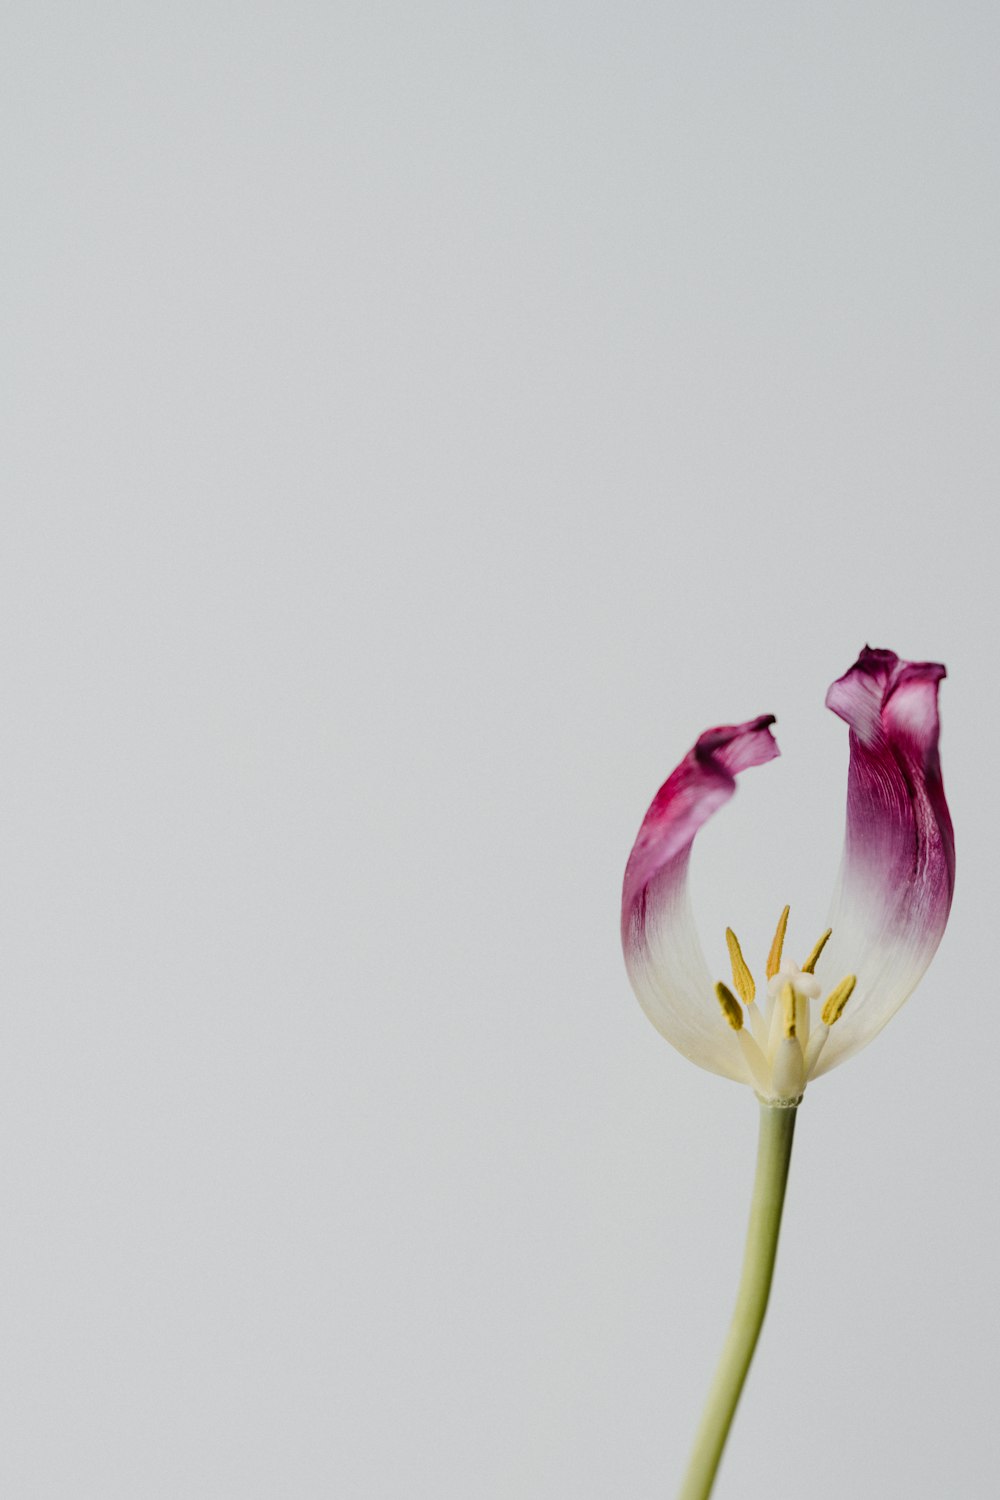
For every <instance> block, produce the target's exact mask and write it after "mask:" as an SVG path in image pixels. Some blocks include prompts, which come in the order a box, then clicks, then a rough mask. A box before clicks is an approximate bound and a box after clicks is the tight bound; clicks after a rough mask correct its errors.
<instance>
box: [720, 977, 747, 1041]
mask: <svg viewBox="0 0 1000 1500" xmlns="http://www.w3.org/2000/svg"><path fill="white" fill-rule="evenodd" d="M715 993H716V996H717V997H718V1001H719V1004H720V1005H721V1006H722V1014H723V1015H724V1016H725V1018H726V1020H727V1021H728V1022H729V1024H730V1026H731V1027H732V1028H733V1030H734V1031H742V1030H743V1011H742V1010H741V1009H740V1002H739V1001H738V1000H737V998H736V996H735V995H734V994H733V992H732V990H731V989H730V988H729V986H728V984H723V983H722V980H721V979H720V980H719V983H718V984H717V985H716V986H715Z"/></svg>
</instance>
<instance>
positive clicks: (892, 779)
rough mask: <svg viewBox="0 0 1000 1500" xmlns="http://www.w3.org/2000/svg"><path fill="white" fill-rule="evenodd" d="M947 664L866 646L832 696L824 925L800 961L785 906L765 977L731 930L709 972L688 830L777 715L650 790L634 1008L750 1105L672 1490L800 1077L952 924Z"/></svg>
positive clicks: (707, 1454) (722, 741)
mask: <svg viewBox="0 0 1000 1500" xmlns="http://www.w3.org/2000/svg"><path fill="white" fill-rule="evenodd" d="M944 675H945V669H944V667H942V666H939V665H937V664H936V663H933V662H907V661H902V660H900V658H899V657H897V656H896V655H895V654H894V653H893V652H892V651H876V650H871V649H870V648H869V647H867V646H866V647H865V649H864V650H863V651H862V653H861V655H860V656H859V658H858V660H857V661H856V662H855V664H854V665H853V666H852V667H851V668H850V670H849V671H848V672H846V673H845V674H844V676H843V677H840V678H838V680H837V681H836V682H835V683H834V684H833V686H832V687H831V688H830V690H829V692H828V693H827V696H826V703H827V707H829V708H831V709H832V710H833V712H834V713H835V714H837V715H839V717H840V718H841V719H843V720H845V722H846V723H847V725H848V728H849V731H850V734H849V739H850V764H849V768H848V776H847V829H846V839H845V846H844V854H843V859H842V863H841V869H840V875H839V877H838V881H837V887H836V890H835V892H834V897H833V904H832V909H831V913H830V918H829V926H828V927H827V929H826V930H825V931H824V932H823V933H822V934H821V935H820V937H819V938H818V940H817V941H816V942H815V944H814V945H813V947H812V948H811V950H810V951H809V952H808V954H807V955H806V956H805V957H804V958H803V961H802V963H801V964H798V963H795V962H794V961H792V960H790V959H789V958H788V957H787V956H786V953H785V944H786V936H787V924H788V912H789V909H788V907H787V906H786V907H785V909H784V910H783V912H782V914H781V917H780V919H779V921H778V926H777V931H776V932H775V937H774V941H773V943H772V945H771V949H770V952H769V954H768V956H767V960H766V963H765V965H764V974H763V981H762V984H761V986H760V988H758V984H757V981H756V979H755V976H754V973H753V970H752V968H751V966H750V965H749V964H748V963H747V961H746V958H745V956H744V953H743V950H742V948H741V946H740V943H739V940H738V939H737V937H736V935H735V933H734V932H733V931H732V929H728V930H727V932H726V946H727V949H728V959H729V968H730V970H731V983H729V982H728V981H727V980H724V979H721V978H718V977H713V975H712V973H711V971H710V970H709V968H708V965H707V964H706V961H705V958H704V955H703V953H702V949H701V945H700V942H699V939H698V934H697V931H696V929H695V925H694V919H693V916H692V912H691V906H690V901H689V897H688V887H687V874H688V863H689V859H690V854H691V847H692V845H693V843H694V838H695V835H696V834H697V832H698V830H699V828H701V827H702V825H703V824H704V823H706V822H707V821H708V819H709V818H710V817H711V816H712V814H713V813H714V812H716V811H717V810H718V809H719V808H720V807H722V805H723V804H724V803H726V802H728V801H729V799H730V797H731V796H732V795H733V793H734V791H735V790H736V777H737V775H738V774H739V773H740V772H741V771H745V770H748V769H749V768H750V767H752V766H759V765H762V764H764V763H765V762H766V761H769V760H773V759H774V758H775V756H777V755H778V753H779V752H778V747H777V745H776V743H775V741H774V737H773V735H772V733H771V725H772V724H773V723H774V718H773V716H772V715H770V714H765V715H762V716H761V717H759V718H756V719H751V720H749V721H748V722H746V723H744V724H734V725H726V726H723V727H721V728H717V729H709V730H706V732H705V733H704V734H703V735H701V737H700V738H699V739H698V740H697V742H696V743H695V745H694V746H693V748H692V749H691V750H690V751H689V752H688V754H687V755H686V756H685V757H684V759H683V760H682V761H681V763H680V765H679V766H677V768H676V770H674V771H673V772H672V773H671V775H670V776H669V777H668V778H667V780H666V781H665V782H664V784H663V786H662V787H661V788H660V790H659V791H658V792H657V794H656V796H655V798H654V799H653V802H652V804H651V806H650V808H649V811H648V812H647V814H646V817H645V819H644V820H643V823H642V826H641V828H640V829H639V833H638V836H637V838H636V841H635V845H634V847H633V849H632V853H631V855H630V856H629V860H628V864H627V866H626V870H625V881H624V888H623V892H622V946H623V950H624V954H625V964H626V967H627V970H628V975H629V979H630V980H631V983H632V988H633V989H634V990H635V993H636V996H637V997H638V1000H639V1003H640V1004H641V1005H642V1007H643V1009H644V1011H645V1012H646V1014H647V1016H648V1017H649V1019H650V1020H651V1021H652V1022H653V1025H654V1026H655V1027H656V1028H657V1030H658V1031H660V1032H661V1033H662V1034H663V1035H664V1036H665V1037H666V1039H667V1040H668V1041H669V1042H670V1043H671V1044H672V1045H673V1046H674V1047H676V1048H677V1050H678V1051H679V1052H682V1053H683V1054H684V1056H685V1057H688V1058H690V1059H691V1061H692V1062H696V1063H698V1064H699V1065H700V1066H701V1067H703V1068H707V1069H708V1070H709V1071H710V1072H713V1073H718V1074H721V1075H722V1076H724V1077H726V1078H731V1079H734V1080H736V1081H737V1082H739V1083H745V1084H749V1085H750V1087H751V1088H753V1089H754V1091H755V1092H756V1094H757V1096H758V1098H759V1100H760V1102H761V1136H760V1147H759V1151H758V1162H757V1179H756V1185H755V1190H754V1200H753V1206H752V1209H751V1219H750V1231H749V1235H748V1241H747V1251H746V1258H745V1261H744V1272H743V1280H742V1282H741V1286H740V1292H739V1294H738V1299H737V1309H736V1315H735V1316H734V1322H733V1328H732V1331H731V1333H730V1336H729V1341H728V1343H727V1346H726V1351H725V1352H724V1354H723V1360H722V1364H721V1365H720V1368H719V1373H718V1376H717V1378H716V1384H715V1386H714V1387H713V1391H712V1394H711V1396H710V1398H709V1404H708V1410H707V1411H706V1416H705V1421H704V1423H703V1426H702V1430H701V1432H700V1433H699V1437H698V1441H697V1442H696V1446H695V1455H694V1458H693V1459H692V1464H691V1468H690V1470H689V1473H688V1477H687V1480H686V1482H685V1487H684V1489H683V1490H682V1500H701V1497H704V1496H707V1495H708V1494H709V1493H710V1491H711V1487H712V1483H713V1481H714V1477H715V1472H716V1469H717V1467H718V1463H719V1459H720V1458H721V1454H722V1448H723V1446H724V1443H725V1439H726V1436H727V1434H728V1430H729V1424H730V1423H731V1421H732V1416H733V1413H734V1411H735V1408H736V1403H737V1401H738V1399H739V1394H740V1391H741V1389H742V1385H743V1380H744V1378H745V1376H746V1371H747V1369H748V1368H749V1364H750V1360H751V1358H752V1356H753V1351H754V1347H755V1345H756V1340H757V1335H758V1333H759V1331H760V1326H761V1323H762V1322H763V1317H764V1311H765V1309H766V1306H767V1298H768V1294H769V1290H770V1280H771V1273H772V1270H773V1265H774V1257H775V1253H776V1250H777V1237H778V1229H779V1226H780V1220H781V1209H782V1204H783V1199H784V1190H785V1182H786V1179H787V1174H788V1164H789V1161H790V1157H791V1144H792V1134H793V1131H794V1124H795V1117H796V1108H797V1106H798V1104H799V1103H800V1101H801V1099H802V1096H803V1094H804V1092H805V1089H806V1086H807V1084H809V1083H810V1082H811V1081H812V1080H813V1079H815V1078H817V1077H819V1076H820V1075H821V1074H823V1073H827V1072H829V1071H830V1069H831V1068H834V1067H836V1066H837V1065H838V1064H839V1063H841V1062H844V1061H845V1060H846V1059H847V1058H849V1057H851V1056H853V1054H854V1053H855V1052H857V1051H859V1050H860V1049H861V1048H862V1047H864V1046H867V1044H868V1043H869V1042H870V1041H871V1040H872V1039H873V1037H875V1036H876V1035H877V1034H878V1032H879V1031H881V1029H882V1027H883V1026H884V1025H885V1024H886V1022H887V1021H889V1020H890V1019H891V1018H892V1016H893V1015H894V1014H895V1012H896V1011H897V1010H898V1009H899V1007H900V1006H901V1005H902V1004H903V1002H904V1001H905V1000H906V999H907V998H908V997H909V995H910V994H912V992H913V990H914V989H915V988H916V986H917V984H918V983H919V981H920V978H921V976H922V975H923V973H924V970H925V969H926V968H927V966H928V964H929V963H930V961H931V959H932V958H933V956H934V953H935V950H936V949H937V946H938V944H939V942H940V940H941V936H942V934H943V932H944V929H945V924H946V922H947V920H948V912H949V908H950V906H951V897H952V891H953V888H954V880H955V842H954V835H953V832H952V826H951V818H950V816H949V813H948V806H947V803H946V801H945V795H944V788H943V785H942V781H941V767H940V761H939V757H938V734H939V722H938V684H939V682H940V681H941V679H942V678H943V677H944Z"/></svg>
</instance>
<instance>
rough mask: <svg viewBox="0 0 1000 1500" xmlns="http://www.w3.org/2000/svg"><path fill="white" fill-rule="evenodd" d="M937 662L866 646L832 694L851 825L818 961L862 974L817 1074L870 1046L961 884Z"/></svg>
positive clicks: (908, 988)
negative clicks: (845, 750)
mask: <svg viewBox="0 0 1000 1500" xmlns="http://www.w3.org/2000/svg"><path fill="white" fill-rule="evenodd" d="M944 676H945V669H944V667H942V666H940V665H938V663H936V662H909V661H901V660H900V659H899V657H898V656H896V655H895V653H894V652H892V651H873V650H871V649H870V648H869V647H867V646H866V647H865V649H864V650H863V651H862V653H861V655H860V656H859V658H858V660H857V661H856V662H855V664H854V666H853V667H851V669H850V671H849V672H847V673H845V675H844V676H843V677H841V678H839V679H838V681H836V682H835V683H834V684H833V686H832V687H831V688H830V691H829V692H828V694H827V697H826V702H827V707H828V708H831V709H832V710H833V712H834V713H835V714H839V716H840V717H841V718H842V719H844V720H845V721H846V722H847V724H848V725H849V727H850V731H851V733H850V746H851V759H850V767H849V770H848V780H847V832H846V840H845V844H844V857H843V862H842V864H841V870H840V877H839V880H838V884H837V890H836V893H835V896H834V909H833V914H832V916H831V919H830V923H831V926H832V927H833V939H832V941H831V942H830V944H829V946H828V948H827V950H826V953H825V954H824V956H823V958H822V959H821V961H820V962H821V965H822V972H823V975H824V977H825V978H826V979H827V980H829V981H834V980H837V979H839V978H840V976H841V974H842V973H845V972H850V973H854V974H857V976H858V983H857V988H856V991H855V993H854V995H853V996H852V998H851V1002H850V1004H849V1005H848V1006H847V1009H846V1010H845V1012H844V1015H843V1018H842V1019H841V1020H840V1021H839V1022H838V1023H837V1025H836V1026H835V1027H834V1028H833V1030H832V1031H831V1033H830V1037H829V1040H828V1042H827V1044H826V1047H825V1049H824V1051H823V1055H822V1058H821V1061H820V1065H819V1067H818V1068H817V1069H816V1072H817V1074H819V1073H825V1072H827V1071H828V1070H829V1069H830V1068H831V1067H834V1066H836V1064H837V1063H838V1062H842V1061H843V1060H844V1058H846V1057H850V1056H851V1054H852V1053H854V1052H857V1051H858V1050H859V1049H860V1048H861V1047H864V1046H865V1045H866V1044H867V1043H868V1042H870V1041H871V1039H872V1037H874V1036H875V1035H877V1033H878V1032H879V1031H881V1029H882V1027H883V1026H884V1025H885V1023H886V1022H887V1021H888V1020H889V1019H890V1018H891V1017H892V1016H893V1015H894V1014H895V1012H896V1011H897V1010H898V1009H899V1007H900V1006H901V1005H902V1004H903V1002H904V1000H906V999H907V997H908V996H909V995H910V994H911V993H912V992H913V990H914V989H915V988H916V985H917V984H918V982H919V980H920V978H921V975H922V974H923V972H924V970H925V969H926V968H927V965H928V964H929V963H930V961H931V959H932V958H933V956H934V953H935V950H936V949H937V946H938V943H939V942H940V941H941V936H942V934H943V932H944V929H945V924H946V923H947V920H948V912H949V910H950V908H951V897H952V891H953V889H954V885H955V838H954V834H953V832H952V826H951V817H950V815H949V813H948V804H947V802H946V801H945V795H944V786H943V784H942V781H941V763H940V759H939V756H938V733H939V721H938V702H937V700H938V684H939V682H940V681H941V679H942V677H944Z"/></svg>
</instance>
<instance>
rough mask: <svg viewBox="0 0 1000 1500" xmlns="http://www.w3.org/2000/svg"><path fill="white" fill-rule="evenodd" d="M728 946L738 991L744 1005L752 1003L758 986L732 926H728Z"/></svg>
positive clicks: (734, 981)
mask: <svg viewBox="0 0 1000 1500" xmlns="http://www.w3.org/2000/svg"><path fill="white" fill-rule="evenodd" d="M726 947H727V948H728V949H729V962H730V963H731V964H732V966H733V983H734V984H735V986H736V992H737V994H738V995H739V997H740V999H741V1000H742V1001H743V1004H744V1005H752V1004H753V1002H754V997H755V995H756V994H757V986H756V985H755V984H754V982H753V975H752V974H751V973H750V970H749V969H748V968H747V964H746V959H745V958H744V957H743V950H742V948H741V947H740V940H739V938H738V937H737V936H736V934H735V932H734V931H733V929H732V928H731V927H727V928H726Z"/></svg>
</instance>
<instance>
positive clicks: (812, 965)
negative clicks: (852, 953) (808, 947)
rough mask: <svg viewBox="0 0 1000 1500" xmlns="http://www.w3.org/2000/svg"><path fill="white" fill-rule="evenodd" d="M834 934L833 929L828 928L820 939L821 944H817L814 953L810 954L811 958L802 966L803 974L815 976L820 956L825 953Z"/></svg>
mask: <svg viewBox="0 0 1000 1500" xmlns="http://www.w3.org/2000/svg"><path fill="white" fill-rule="evenodd" d="M832 933H833V928H832V927H828V928H827V929H826V931H825V932H824V934H823V936H822V937H821V938H820V940H819V942H818V943H817V944H816V946H815V948H814V949H813V951H812V952H811V953H810V955H809V957H808V958H807V959H806V961H805V963H804V964H803V965H802V972H803V974H815V972H816V965H817V963H818V962H819V956H820V954H821V953H822V952H823V949H824V948H825V947H826V945H827V943H828V942H829V941H830V938H831V936H832Z"/></svg>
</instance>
